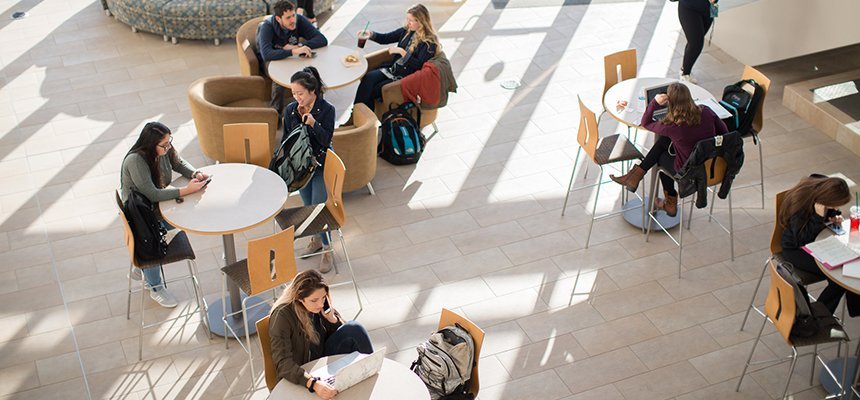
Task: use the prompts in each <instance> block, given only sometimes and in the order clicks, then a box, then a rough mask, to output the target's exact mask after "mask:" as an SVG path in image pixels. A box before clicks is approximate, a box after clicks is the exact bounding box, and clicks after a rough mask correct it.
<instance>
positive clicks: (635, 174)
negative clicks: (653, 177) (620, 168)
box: [609, 165, 645, 193]
mask: <svg viewBox="0 0 860 400" xmlns="http://www.w3.org/2000/svg"><path fill="white" fill-rule="evenodd" d="M644 176H645V170H644V169H642V167H640V166H639V165H634V166H633V169H631V170H630V172H628V173H626V174H624V175H621V176H618V177H616V176H615V175H609V179H612V180H613V181H614V182H615V183H617V184H619V185H623V186H624V187H626V188H627V190H629V191H631V192H634V193H636V189H637V188H639V182H641V181H642V178H643V177H644Z"/></svg>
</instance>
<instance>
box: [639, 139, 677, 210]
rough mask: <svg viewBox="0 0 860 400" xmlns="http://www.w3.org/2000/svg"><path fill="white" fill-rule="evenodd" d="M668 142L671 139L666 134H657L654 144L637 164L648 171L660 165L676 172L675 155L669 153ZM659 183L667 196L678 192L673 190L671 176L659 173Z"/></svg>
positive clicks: (673, 182)
mask: <svg viewBox="0 0 860 400" xmlns="http://www.w3.org/2000/svg"><path fill="white" fill-rule="evenodd" d="M670 144H672V139H669V137H668V136H660V135H657V141H655V142H654V146H653V147H651V150H648V154H646V155H645V158H644V159H642V162H641V163H639V166H640V167H641V168H642V169H644V170H645V171H648V170H649V169H651V167H653V166H655V165H660V166H661V167H663V168H665V169H666V170H668V171H669V172H670V173H672V174H673V175H674V174H675V172H676V171H675V156H673V155H671V154H669V145H670ZM660 183H661V184H663V190H665V191H666V193H668V194H669V196H677V195H678V192H677V191H676V190H675V181H674V180H672V177H670V176H667V175H665V174H660Z"/></svg>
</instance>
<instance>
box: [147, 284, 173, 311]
mask: <svg viewBox="0 0 860 400" xmlns="http://www.w3.org/2000/svg"><path fill="white" fill-rule="evenodd" d="M149 297H152V299H153V300H155V302H156V303H158V304H159V305H161V306H162V307H164V308H173V307H176V306H177V305H178V304H179V302H178V301H176V297H174V296H173V293H170V291H168V290H167V289H166V288H159V289H158V290H150V291H149Z"/></svg>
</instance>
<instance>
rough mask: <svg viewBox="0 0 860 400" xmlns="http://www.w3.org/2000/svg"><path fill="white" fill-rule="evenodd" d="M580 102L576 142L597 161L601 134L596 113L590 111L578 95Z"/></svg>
mask: <svg viewBox="0 0 860 400" xmlns="http://www.w3.org/2000/svg"><path fill="white" fill-rule="evenodd" d="M576 99H577V100H579V131H578V132H577V133H576V141H577V142H579V146H580V147H582V149H583V150H585V153H586V154H588V156H589V157H591V159H592V160H594V159H595V155H596V153H597V143H598V142H600V134H599V133H598V131H597V116H596V115H594V111H591V110H590V109H588V107H587V106H586V105H585V103H583V102H582V99H581V98H580V97H579V96H578V95H577V96H576Z"/></svg>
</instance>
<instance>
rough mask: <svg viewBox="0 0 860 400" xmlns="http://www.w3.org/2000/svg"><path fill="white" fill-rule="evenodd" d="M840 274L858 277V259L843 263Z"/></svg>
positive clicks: (859, 263)
mask: <svg viewBox="0 0 860 400" xmlns="http://www.w3.org/2000/svg"><path fill="white" fill-rule="evenodd" d="M842 276H849V277H851V278H860V260H857V261H851V262H849V263H845V265H843V266H842Z"/></svg>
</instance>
